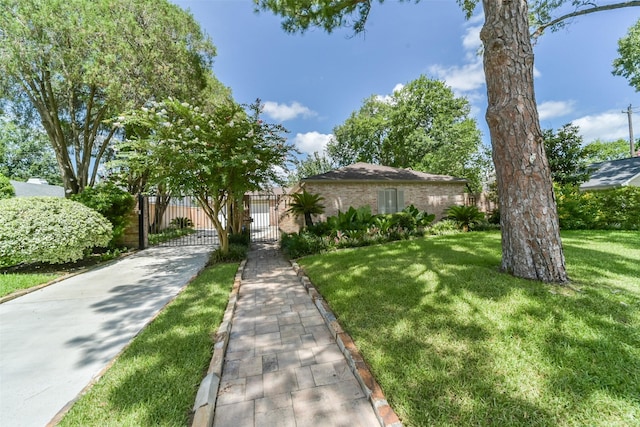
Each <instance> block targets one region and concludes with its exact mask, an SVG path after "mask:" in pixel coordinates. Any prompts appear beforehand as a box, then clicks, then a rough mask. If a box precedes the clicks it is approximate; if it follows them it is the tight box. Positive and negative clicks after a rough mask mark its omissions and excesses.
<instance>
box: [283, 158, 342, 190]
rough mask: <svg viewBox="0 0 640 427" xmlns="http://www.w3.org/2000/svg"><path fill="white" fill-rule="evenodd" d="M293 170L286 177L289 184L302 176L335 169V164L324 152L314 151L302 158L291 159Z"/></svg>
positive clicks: (305, 176)
mask: <svg viewBox="0 0 640 427" xmlns="http://www.w3.org/2000/svg"><path fill="white" fill-rule="evenodd" d="M293 167H294V170H293V171H292V172H291V173H290V174H289V176H288V177H287V181H288V183H289V184H291V185H293V184H295V183H297V182H298V181H300V180H301V179H302V178H307V177H309V176H313V175H319V174H321V173H325V172H329V171H330V170H333V169H335V167H336V165H335V163H334V162H333V160H331V159H330V158H329V157H328V156H327V155H326V154H325V153H322V154H319V153H318V152H317V151H314V152H313V154H310V155H308V156H307V157H306V158H304V159H302V160H299V159H297V160H294V161H293Z"/></svg>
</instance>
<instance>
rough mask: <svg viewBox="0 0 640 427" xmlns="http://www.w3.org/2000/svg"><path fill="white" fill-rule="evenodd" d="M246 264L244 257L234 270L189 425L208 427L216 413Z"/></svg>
mask: <svg viewBox="0 0 640 427" xmlns="http://www.w3.org/2000/svg"><path fill="white" fill-rule="evenodd" d="M246 264H247V260H246V258H245V259H244V260H242V261H241V262H240V265H239V266H238V270H237V271H236V275H235V276H234V279H233V287H232V288H231V292H230V294H229V301H228V302H227V308H226V309H225V311H224V315H223V317H222V322H221V323H220V326H219V327H218V331H217V332H216V334H215V336H214V338H213V341H214V345H213V355H212V357H211V361H210V362H209V368H208V369H207V374H206V375H205V377H204V378H203V379H202V381H201V382H200V386H199V387H198V393H197V394H196V399H195V403H194V405H193V410H192V415H193V419H192V421H191V424H190V425H191V427H209V426H211V425H212V424H213V417H214V415H215V413H216V400H217V398H218V389H219V387H220V379H221V378H222V367H223V364H224V356H225V354H226V352H227V346H228V344H229V334H231V325H232V319H233V314H234V313H235V311H236V306H237V303H238V292H239V291H240V285H241V283H242V275H243V273H244V268H245V265H246Z"/></svg>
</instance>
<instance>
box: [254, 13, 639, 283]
mask: <svg viewBox="0 0 640 427" xmlns="http://www.w3.org/2000/svg"><path fill="white" fill-rule="evenodd" d="M254 1H255V3H256V8H257V9H258V10H271V11H272V12H274V13H275V14H277V15H280V16H282V17H283V18H284V19H283V24H282V25H283V28H284V29H285V30H286V31H289V32H295V31H305V30H307V29H308V28H309V27H313V26H318V27H321V28H324V29H325V30H326V31H328V32H331V31H332V30H333V29H335V28H337V27H340V26H345V25H348V24H351V25H352V26H353V29H354V31H355V32H356V33H357V32H361V31H363V30H364V27H365V24H366V21H367V17H368V15H369V11H370V10H371V7H372V4H373V3H374V2H375V1H374V0H353V1H342V0H308V1H304V2H299V1H296V0H254ZM418 1H419V0H418ZM383 2H384V0H379V1H378V3H383ZM458 3H459V4H460V5H461V6H462V7H463V9H464V11H465V12H466V14H467V17H470V16H471V14H472V13H473V12H474V10H475V8H476V6H477V5H478V3H480V1H479V0H458ZM564 3H569V2H568V1H566V0H557V1H552V2H549V1H547V0H533V1H532V7H531V10H532V12H533V13H532V14H530V13H529V5H528V4H527V2H526V1H525V0H509V1H507V0H483V1H482V5H483V10H484V17H485V22H484V25H483V28H482V30H481V33H480V38H481V39H482V42H483V45H484V50H483V51H484V71H485V78H486V83H487V95H488V108H487V112H486V119H487V123H488V125H489V131H490V133H491V142H492V147H493V160H494V164H495V170H496V180H497V182H498V193H499V197H500V213H501V224H502V269H503V270H504V271H506V272H509V273H512V274H513V275H515V276H518V277H523V278H528V279H538V280H543V281H546V282H558V283H564V282H567V281H568V280H569V278H568V276H567V272H566V268H565V260H564V253H563V250H562V242H561V240H560V229H559V226H558V215H557V211H556V204H555V200H554V195H553V185H552V180H551V173H550V171H549V163H548V161H547V159H546V156H545V153H544V143H543V137H542V129H541V128H540V120H539V116H538V110H537V106H536V102H535V94H534V89H533V49H532V46H531V38H530V34H531V28H530V26H529V24H530V22H534V24H535V26H536V27H537V30H536V29H534V31H533V32H534V34H541V33H542V32H543V31H544V30H545V29H546V28H551V29H553V28H554V27H557V26H558V25H561V24H562V23H563V22H564V20H565V19H567V18H571V17H573V16H578V15H582V14H586V13H593V12H597V11H600V10H606V9H612V8H615V7H626V6H637V5H640V1H629V2H624V3H620V4H619V5H606V6H602V7H598V6H594V3H593V2H592V1H582V0H575V1H572V2H571V6H572V7H573V8H574V10H573V11H572V12H570V13H567V14H565V15H562V16H560V17H559V18H555V19H554V18H552V17H551V13H552V12H553V11H554V10H555V9H556V8H558V7H560V6H562V5H563V4H564ZM620 5H621V6H620ZM530 18H531V21H530Z"/></svg>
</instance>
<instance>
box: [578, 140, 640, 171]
mask: <svg viewBox="0 0 640 427" xmlns="http://www.w3.org/2000/svg"><path fill="white" fill-rule="evenodd" d="M638 144H640V140H638ZM639 146H640V145H639ZM583 151H584V156H585V161H586V163H587V164H588V165H589V164H592V163H600V162H607V161H610V160H620V159H626V158H627V157H628V156H629V141H627V140H625V139H618V140H616V141H611V142H607V141H601V140H596V141H593V142H591V143H589V144H587V145H585V146H584V150H583Z"/></svg>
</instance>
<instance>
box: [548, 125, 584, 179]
mask: <svg viewBox="0 0 640 427" xmlns="http://www.w3.org/2000/svg"><path fill="white" fill-rule="evenodd" d="M579 132H580V128H579V127H578V126H576V125H572V124H566V125H564V126H563V127H562V128H560V129H559V130H558V132H557V133H556V132H555V131H554V130H553V129H545V130H544V131H543V133H542V134H543V137H544V148H545V152H546V154H547V158H548V159H549V168H550V169H551V176H552V177H553V182H556V183H558V184H562V185H564V184H581V183H583V182H585V181H586V180H588V179H589V170H588V168H587V161H586V154H585V152H584V148H583V147H582V136H580V134H579Z"/></svg>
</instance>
